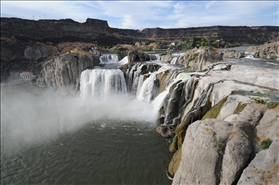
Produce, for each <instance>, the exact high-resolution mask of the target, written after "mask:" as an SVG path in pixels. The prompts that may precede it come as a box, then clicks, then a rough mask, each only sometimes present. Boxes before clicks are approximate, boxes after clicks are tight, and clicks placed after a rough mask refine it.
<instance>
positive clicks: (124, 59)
mask: <svg viewBox="0 0 279 185" xmlns="http://www.w3.org/2000/svg"><path fill="white" fill-rule="evenodd" d="M118 63H119V64H120V65H124V64H128V63H129V61H128V56H126V57H124V58H122V59H121V60H120V61H119V62H118Z"/></svg>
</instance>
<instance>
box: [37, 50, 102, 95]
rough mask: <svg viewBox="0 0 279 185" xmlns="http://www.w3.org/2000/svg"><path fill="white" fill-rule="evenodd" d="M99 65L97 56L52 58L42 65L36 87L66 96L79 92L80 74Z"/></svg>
mask: <svg viewBox="0 0 279 185" xmlns="http://www.w3.org/2000/svg"><path fill="white" fill-rule="evenodd" d="M97 63H99V56H96V55H92V54H84V53H68V54H64V55H61V56H57V57H54V58H52V59H51V60H49V61H47V62H45V63H44V64H43V65H42V70H41V72H40V74H39V77H38V79H37V85H38V86H40V87H47V88H51V89H53V90H56V91H57V92H58V93H59V94H62V95H68V94H71V93H75V92H77V91H79V85H80V84H79V83H80V74H81V72H82V71H83V70H85V69H90V68H93V67H94V65H95V64H97Z"/></svg>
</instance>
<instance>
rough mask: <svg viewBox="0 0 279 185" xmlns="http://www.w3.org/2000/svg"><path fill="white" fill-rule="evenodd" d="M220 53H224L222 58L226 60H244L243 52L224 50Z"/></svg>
mask: <svg viewBox="0 0 279 185" xmlns="http://www.w3.org/2000/svg"><path fill="white" fill-rule="evenodd" d="M222 52H223V53H224V57H226V58H244V57H245V52H244V51H235V50H228V49H225V50H224V51H222Z"/></svg>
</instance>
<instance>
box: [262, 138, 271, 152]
mask: <svg viewBox="0 0 279 185" xmlns="http://www.w3.org/2000/svg"><path fill="white" fill-rule="evenodd" d="M271 143H272V141H271V139H269V138H267V139H265V140H263V141H262V142H261V144H260V148H261V149H262V150H265V149H268V148H269V146H270V145H271Z"/></svg>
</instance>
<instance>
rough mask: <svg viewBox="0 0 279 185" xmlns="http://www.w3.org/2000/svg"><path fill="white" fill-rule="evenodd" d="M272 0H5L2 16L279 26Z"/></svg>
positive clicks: (130, 24) (129, 25) (136, 24)
mask: <svg viewBox="0 0 279 185" xmlns="http://www.w3.org/2000/svg"><path fill="white" fill-rule="evenodd" d="M278 9H279V3H278V1H277V0H273V1H259V0H256V1H242V0H237V1H227V0H223V1H220V0H217V1H167V0H164V1H160V0H153V1H147V0H145V1H129V0H124V1H116V0H115V1H108V0H107V1H34V0H33V1H15V0H12V1H5V0H1V17H17V18H22V19H30V20H39V19H66V18H70V19H73V20H74V21H77V22H81V23H83V22H85V21H86V19H87V18H94V19H101V20H106V21H107V22H108V24H109V26H110V27H113V28H125V29H139V30H142V29H144V28H155V27H160V28H188V27H200V26H216V25H223V26H266V25H267V26H279V25H278V24H279V23H278V20H279V17H278V16H279V14H278V12H279V11H278Z"/></svg>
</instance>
